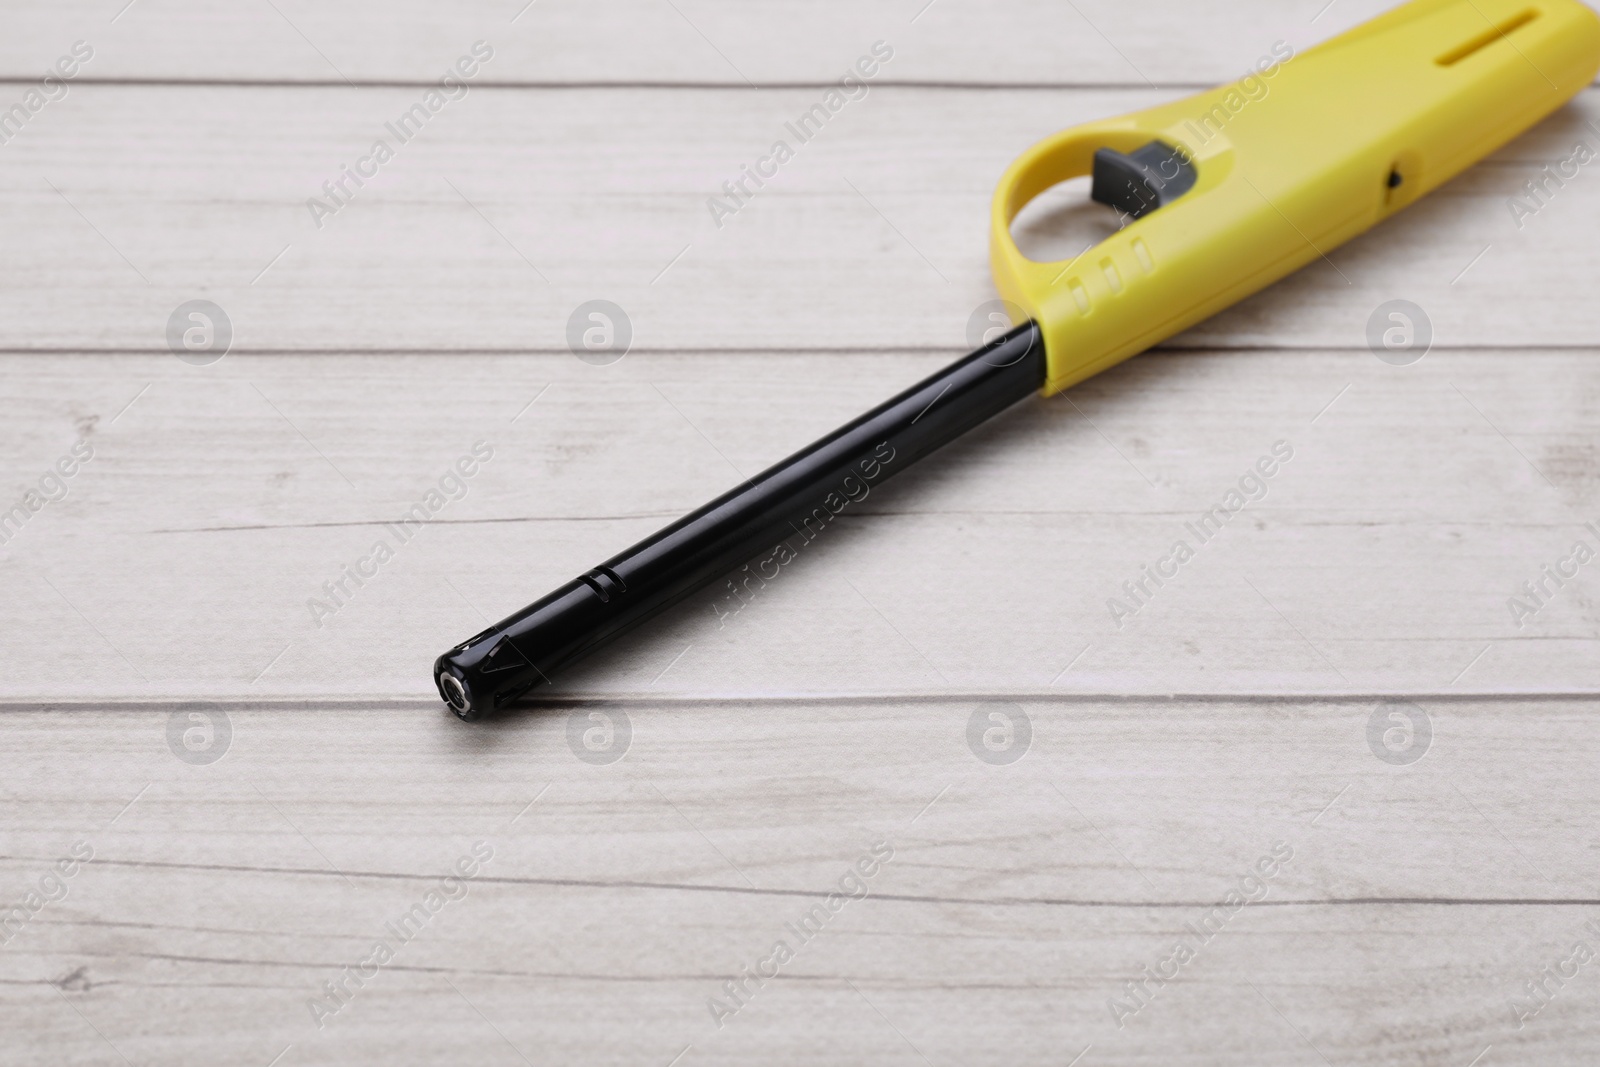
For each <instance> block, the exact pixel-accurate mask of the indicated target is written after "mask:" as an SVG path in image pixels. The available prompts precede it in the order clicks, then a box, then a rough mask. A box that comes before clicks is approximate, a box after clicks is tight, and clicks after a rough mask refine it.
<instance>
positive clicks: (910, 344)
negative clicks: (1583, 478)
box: [0, 15, 1600, 352]
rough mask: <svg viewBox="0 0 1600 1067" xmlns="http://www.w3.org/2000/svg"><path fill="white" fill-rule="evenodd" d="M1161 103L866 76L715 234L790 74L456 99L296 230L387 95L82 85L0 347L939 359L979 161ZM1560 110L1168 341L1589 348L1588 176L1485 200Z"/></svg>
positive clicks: (391, 113) (0, 295) (14, 211)
mask: <svg viewBox="0 0 1600 1067" xmlns="http://www.w3.org/2000/svg"><path fill="white" fill-rule="evenodd" d="M129 17H132V16H131V15H130V16H129ZM1170 95H1172V94H1171V93H1170V92H1166V93H1158V92H1153V91H1150V90H1142V91H1140V90H1115V91H1111V90H1094V91H1067V90H1060V91H1048V92H1015V91H1013V92H973V93H950V92H946V91H942V90H927V89H922V90H916V89H885V90H882V91H879V92H876V93H874V94H873V95H871V96H869V97H868V98H867V99H865V100H864V101H861V102H859V103H858V104H856V105H853V108H854V110H851V111H847V112H844V113H841V115H840V116H839V117H838V118H837V119H836V120H835V121H834V124H833V125H831V126H829V127H827V128H826V129H824V131H823V132H822V134H821V135H819V136H817V137H816V138H814V139H813V140H812V141H811V142H810V143H809V144H806V145H802V146H800V150H799V153H798V154H797V156H796V158H795V159H794V160H793V161H791V162H790V163H789V164H788V165H787V167H785V168H784V169H783V170H781V171H780V173H779V176H778V178H776V179H774V180H773V181H772V182H771V183H769V184H768V186H767V187H766V188H765V189H763V190H761V191H760V193H759V196H757V197H756V198H754V199H753V200H751V201H750V202H748V203H747V204H746V205H745V206H744V207H743V208H742V209H741V210H740V212H739V213H738V214H737V215H736V216H734V217H733V218H732V219H723V220H721V221H722V223H723V225H722V227H721V228H720V229H719V228H718V227H717V225H716V224H715V220H714V219H713V217H712V213H711V212H710V210H709V209H708V207H707V203H708V200H709V198H710V197H712V196H713V195H715V194H717V193H718V191H719V190H720V189H721V186H722V184H723V182H724V181H727V180H728V179H730V178H734V177H738V176H739V173H740V171H739V168H740V166H741V165H748V164H750V163H751V162H752V161H754V160H756V159H757V158H759V157H760V156H762V155H763V154H764V153H766V152H768V151H769V149H770V146H771V145H772V143H773V140H774V139H775V138H779V137H782V136H783V135H784V133H785V129H784V123H785V121H786V120H788V119H790V118H792V117H793V116H794V115H796V114H798V113H799V112H800V111H803V110H804V109H805V108H806V107H807V106H809V104H810V103H813V102H814V100H813V98H814V97H815V96H816V91H815V90H814V89H785V90H772V91H770V92H762V93H760V94H752V93H748V92H740V93H730V92H724V91H714V90H695V91H682V92H672V93H661V92H657V91H651V90H631V91H620V90H606V91H594V90H571V91H568V90H549V91H535V90H523V91H510V90H507V91H493V92H483V93H477V94H474V95H472V96H470V97H468V98H467V99H466V100H464V101H461V102H459V103H457V104H454V105H451V106H450V108H449V109H448V110H446V111H443V112H441V113H440V114H439V115H438V116H436V117H435V118H434V119H433V120H432V125H430V126H428V127H426V128H425V129H424V130H423V132H422V133H421V134H420V135H418V136H417V137H416V138H415V139H414V140H412V141H411V142H410V143H408V144H405V145H401V146H399V149H398V154H397V156H396V158H395V159H394V160H392V161H391V162H390V163H389V164H388V165H387V166H386V167H385V168H383V169H381V170H380V171H379V173H378V177H377V178H375V179H373V180H372V181H371V182H369V183H368V185H367V186H366V187H364V188H362V189H360V190H359V191H358V193H357V195H356V196H355V198H354V199H353V200H352V201H351V202H350V203H349V204H348V206H346V207H344V208H343V209H342V210H341V211H340V212H339V213H338V214H336V215H334V216H333V217H331V218H321V219H320V220H314V219H313V217H312V213H311V212H310V211H309V210H308V208H307V206H306V205H307V200H308V198H310V197H312V196H315V195H319V194H320V190H321V187H322V185H323V183H324V182H327V181H329V180H331V179H333V178H336V177H338V176H339V172H340V167H341V165H348V164H353V163H355V162H357V161H358V160H359V159H360V158H361V153H364V152H366V151H368V150H369V149H370V146H371V145H372V142H373V140H374V138H377V137H380V136H383V135H384V134H385V123H386V122H391V121H393V120H394V119H395V118H396V117H397V116H398V115H399V114H400V113H402V112H403V111H404V110H405V108H406V107H408V106H409V105H410V104H411V103H414V102H415V101H414V97H415V96H416V92H415V90H410V89H383V90H372V91H370V92H362V93H359V94H357V93H351V92H349V91H348V90H343V91H341V90H334V89H315V88H313V89H288V88H236V89H227V90H222V91H207V92H197V91H194V90H192V89H180V88H169V87H128V86H116V87H113V86H83V87H80V89H79V90H78V91H76V92H74V93H73V94H72V95H71V96H70V97H68V98H67V99H66V100H64V101H62V102H61V103H60V104H58V105H52V108H51V110H50V111H48V112H46V113H43V114H41V115H40V116H38V117H37V119H36V120H35V121H34V123H33V124H32V125H30V126H29V127H28V128H27V129H25V130H24V131H23V133H22V134H21V135H20V136H19V137H17V138H15V139H13V141H12V142H11V143H10V144H8V145H6V146H5V151H6V153H7V162H8V166H7V168H6V172H5V175H4V177H3V178H0V225H3V226H4V228H5V230H6V232H7V234H8V248H9V250H10V252H11V254H10V255H8V256H7V259H6V262H5V264H4V265H3V266H0V348H3V349H16V350H80V349H112V350H127V349H132V350H139V351H165V348H166V335H165V329H166V324H167V321H168V319H169V317H170V316H171V315H172V313H173V311H174V309H175V308H177V307H178V306H179V305H180V304H181V303H183V302H185V301H188V300H191V299H196V298H204V299H208V300H212V301H214V302H215V303H217V304H219V305H221V306H222V307H223V308H224V309H225V311H226V313H227V314H228V316H229V317H230V319H231V321H232V324H233V327H234V330H235V342H234V343H235V345H236V347H237V348H238V349H239V350H241V351H243V350H254V351H278V350H300V351H328V350H369V351H395V350H430V351H438V350H463V349H474V350H501V351H506V350H511V351H528V350H536V351H564V350H565V348H566V345H567V340H566V338H567V332H566V331H567V326H568V321H569V318H570V317H571V316H572V314H573V312H574V310H575V309H576V308H577V306H578V305H579V304H581V303H583V302H585V301H587V300H591V299H595V298H605V299H609V300H612V301H614V302H615V303H617V304H619V305H621V306H622V307H623V308H624V309H625V311H626V313H627V314H628V316H629V317H630V319H631V322H632V326H633V344H634V346H635V347H636V349H638V350H640V351H644V350H650V351H665V350H679V349H734V350H739V349H753V348H768V347H772V346H774V345H776V346H783V347H791V348H806V349H819V348H820V349H830V350H841V351H852V352H854V351H871V350H875V349H879V348H902V349H904V348H911V349H919V350H925V349H940V350H944V351H949V352H956V351H959V350H963V349H965V348H966V347H967V345H966V340H967V327H968V322H969V319H970V318H971V317H972V315H973V313H974V311H975V310H976V309H977V308H978V307H979V306H980V305H981V304H983V303H985V302H987V301H989V300H991V299H992V298H993V290H992V286H991V282H990V280H989V277H988V267H987V251H986V241H987V236H986V232H985V226H986V219H987V207H988V202H989V197H990V194H991V192H992V189H993V186H994V182H995V180H996V178H997V176H998V174H999V172H1000V170H1001V169H1002V168H1003V167H1004V165H1005V164H1006V163H1007V162H1009V161H1010V160H1011V159H1012V158H1013V157H1014V156H1015V155H1016V154H1017V153H1018V152H1020V151H1021V150H1022V149H1024V148H1025V147H1026V146H1028V145H1029V144H1031V143H1033V142H1034V141H1035V140H1037V139H1038V138H1040V137H1042V136H1045V135H1047V134H1049V133H1050V132H1052V131H1054V130H1057V129H1059V128H1061V127H1064V126H1067V125H1070V124H1072V123H1074V122H1079V121H1084V120H1088V119H1091V118H1095V117H1099V116H1104V115H1109V114H1116V113H1119V112H1123V111H1127V110H1130V109H1133V108H1137V107H1143V106H1147V105H1149V104H1152V103H1154V102H1155V101H1156V100H1158V99H1163V98H1166V97H1167V96H1170ZM1585 123H1600V93H1597V92H1593V91H1591V92H1588V93H1585V94H1584V95H1583V97H1582V98H1581V100H1580V101H1579V102H1578V103H1576V104H1575V105H1573V107H1571V108H1570V109H1568V110H1567V111H1565V112H1563V113H1561V114H1560V115H1558V116H1556V117H1554V118H1552V119H1551V120H1549V121H1548V122H1546V123H1545V124H1544V125H1543V126H1541V127H1540V128H1539V129H1538V130H1537V131H1535V132H1533V133H1531V134H1529V135H1528V136H1527V137H1525V138H1523V139H1522V140H1520V141H1518V142H1516V143H1515V144H1514V145H1513V146H1511V147H1509V148H1508V149H1506V150H1505V151H1504V152H1502V153H1501V154H1500V155H1498V156H1497V157H1496V158H1495V159H1494V160H1493V161H1491V162H1490V163H1488V164H1486V165H1484V166H1480V167H1479V168H1477V169H1475V170H1474V171H1472V172H1470V173H1469V174H1468V175H1466V176H1464V177H1463V178H1462V179H1460V180H1458V181H1457V182H1455V183H1453V184H1452V185H1451V186H1449V187H1448V188H1447V189H1445V190H1443V191H1441V192H1440V193H1438V194H1436V195H1435V196H1433V197H1431V198H1429V199H1428V200H1427V201H1425V202H1423V203H1421V204H1419V205H1418V206H1416V207H1415V208H1413V209H1412V210H1410V211H1408V212H1407V213H1406V214H1405V215H1403V216H1402V217H1400V218H1398V219H1396V220H1393V221H1391V222H1390V223H1389V224H1387V225H1385V226H1384V227H1382V228H1381V229H1379V230H1377V231H1375V232H1373V233H1370V234H1368V235H1366V236H1365V237H1363V238H1361V239H1359V240H1357V241H1355V242H1353V243H1352V244H1350V245H1348V246H1346V247H1345V248H1344V249H1341V250H1339V251H1336V252H1335V253H1334V254H1333V255H1332V257H1330V262H1328V263H1320V264H1318V265H1316V266H1313V267H1311V268H1309V269H1307V270H1306V271H1304V272H1302V273H1301V274H1299V275H1296V276H1295V277H1293V278H1291V279H1289V280H1287V281H1285V282H1284V283H1282V284H1280V285H1278V286H1276V287H1274V288H1273V289H1271V290H1269V291H1268V292H1266V293H1264V294H1262V295H1260V296H1258V297H1256V298H1255V299H1252V300H1250V301H1247V302H1245V303H1244V304H1243V305H1241V306H1239V307H1237V308H1235V309H1233V310H1231V311H1229V312H1227V313H1225V314H1223V315H1221V316H1219V317H1217V318H1216V319H1214V320H1213V321H1211V322H1209V323H1207V324H1205V325H1203V326H1201V327H1199V328H1198V329H1196V330H1194V331H1192V332H1191V333H1189V334H1187V335H1186V336H1185V337H1183V338H1180V339H1178V340H1177V341H1176V342H1175V343H1176V344H1178V345H1188V346H1195V345H1199V346H1209V347H1217V346H1221V347H1284V346H1290V347H1360V346H1363V345H1364V344H1365V341H1364V336H1365V329H1366V324H1367V322H1368V319H1369V318H1370V316H1371V315H1372V314H1373V312H1374V310H1375V309H1376V308H1377V307H1378V306H1379V305H1381V304H1383V303H1385V302H1387V301H1389V300H1392V299H1396V298H1405V299H1409V300H1411V301H1413V302H1415V303H1417V304H1419V305H1421V306H1422V307H1423V308H1424V309H1426V311H1427V313H1428V315H1429V316H1430V318H1431V321H1432V324H1433V329H1434V333H1435V337H1436V340H1437V343H1439V344H1441V345H1452V346H1462V345H1485V346H1502V347H1512V346H1519V345H1524V344H1529V343H1536V344H1543V345H1589V344H1592V343H1594V341H1595V338H1596V337H1597V336H1600V305H1596V303H1595V302H1594V301H1593V300H1590V299H1587V297H1588V295H1589V293H1588V288H1587V282H1586V279H1587V278H1589V277H1591V276H1592V275H1593V273H1594V271H1595V268H1596V262H1595V250H1594V247H1593V242H1591V241H1589V240H1588V239H1587V235H1588V234H1589V233H1590V232H1591V230H1592V228H1593V223H1594V222H1595V220H1596V219H1597V218H1600V182H1597V181H1595V180H1594V179H1593V177H1592V176H1591V175H1590V174H1589V173H1588V172H1587V170H1582V171H1580V172H1579V177H1577V178H1576V179H1574V180H1572V181H1570V182H1569V183H1568V184H1567V185H1566V187H1565V188H1563V189H1561V190H1559V191H1558V193H1557V195H1556V196H1555V197H1554V198H1553V199H1552V202H1550V203H1549V204H1548V205H1547V206H1545V207H1544V208H1543V209H1542V210H1541V211H1539V212H1538V214H1537V215H1535V216H1533V217H1531V218H1526V219H1522V220H1521V228H1520V229H1519V225H1518V221H1517V220H1514V218H1513V215H1512V212H1511V209H1510V206H1509V205H1510V202H1511V198H1512V197H1513V196H1514V195H1517V193H1518V190H1519V188H1520V187H1521V186H1522V185H1524V184H1525V183H1526V182H1527V181H1529V180H1530V179H1532V178H1534V177H1536V176H1537V175H1538V173H1539V169H1540V168H1541V167H1542V166H1544V165H1545V164H1547V163H1553V162H1557V161H1559V160H1560V159H1562V158H1564V157H1565V156H1567V155H1569V154H1571V151H1572V146H1573V144H1575V143H1576V142H1577V141H1578V140H1579V139H1581V138H1587V139H1589V141H1590V142H1595V141H1597V140H1600V134H1597V133H1595V132H1594V130H1595V129H1596V128H1600V126H1597V127H1593V128H1591V126H1588V125H1585ZM513 131H514V133H513ZM350 188H354V186H353V185H351V186H350ZM1080 195H1081V194H1080ZM1096 210H1097V211H1098V210H1099V209H1096ZM317 221H320V222H321V223H322V227H321V229H318V227H317V225H316V222H317ZM1058 221H1059V220H1058ZM1041 225H1045V223H1041ZM1058 229H1059V233H1058V236H1059V238H1060V240H1059V241H1058V242H1057V243H1058V245H1059V246H1060V247H1062V252H1061V254H1062V255H1065V254H1066V253H1067V251H1068V250H1070V249H1071V248H1072V247H1074V242H1075V241H1077V240H1078V239H1079V238H1083V235H1084V234H1085V233H1090V234H1098V233H1099V232H1100V231H1097V230H1096V229H1095V228H1094V226H1093V225H1090V224H1089V223H1088V222H1087V221H1086V220H1082V219H1078V218H1077V217H1076V216H1068V221H1067V222H1063V223H1062V225H1061V226H1060V227H1058ZM1088 239H1089V238H1084V239H1083V242H1082V243H1087V240H1088ZM1075 247H1078V248H1081V247H1082V245H1081V244H1077V245H1076V246H1075ZM87 309H92V310H93V313H92V314H88V313H86V310H87Z"/></svg>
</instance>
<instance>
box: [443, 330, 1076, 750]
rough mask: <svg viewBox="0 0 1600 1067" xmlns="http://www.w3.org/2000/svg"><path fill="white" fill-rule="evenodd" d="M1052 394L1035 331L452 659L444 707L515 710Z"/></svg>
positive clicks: (898, 402)
mask: <svg viewBox="0 0 1600 1067" xmlns="http://www.w3.org/2000/svg"><path fill="white" fill-rule="evenodd" d="M1044 382H1045V356H1044V344H1043V342H1042V340H1041V339H1040V336H1039V329H1038V327H1037V326H1035V325H1034V324H1033V323H1031V322H1030V323H1028V324H1026V325H1024V326H1020V327H1018V328H1016V329H1014V330H1012V331H1011V332H1009V333H1007V334H1006V335H1005V336H1003V337H1001V338H999V339H997V340H996V341H994V342H993V343H991V344H989V345H986V346H985V347H983V348H981V349H979V350H978V351H976V352H974V353H972V354H971V355H969V356H966V357H964V358H963V359H961V360H958V361H957V362H955V363H953V364H951V365H950V366H949V367H947V368H945V369H944V370H942V371H940V372H939V373H937V374H935V375H933V376H932V377H930V378H927V379H925V380H923V381H921V382H919V383H917V384H916V385H914V386H912V387H911V388H909V389H907V390H906V391H905V392H903V393H901V394H900V395H899V396H896V397H894V398H893V399H892V400H889V401H888V402H886V403H884V404H881V405H879V406H878V407H876V408H874V409H872V410H871V411H869V412H867V413H866V414H865V415H862V416H861V417H860V418H858V419H856V420H854V421H853V422H850V423H848V424H847V425H845V426H842V427H840V428H839V429H837V430H835V431H834V432H833V433H831V434H829V435H828V436H826V437H824V438H822V439H821V440H820V441H817V442H815V443H814V444H812V445H810V446H808V447H806V448H804V449H802V450H800V451H799V452H796V453H795V454H794V455H792V456H790V457H789V458H788V459H785V460H783V461H782V462H781V463H778V464H776V465H774V466H772V467H769V468H768V469H767V470H764V471H762V472H761V473H760V474H758V475H756V476H755V477H753V478H750V479H748V480H747V481H745V482H744V483H743V484H742V485H739V486H738V487H736V488H734V489H732V490H730V491H729V492H727V493H724V494H723V495H722V496H720V497H718V498H717V499H715V500H713V501H712V502H711V503H709V504H707V505H705V506H704V507H702V508H700V509H699V510H698V511H695V512H693V513H691V514H689V515H685V516H684V517H683V518H681V519H679V520H678V521H677V522H674V523H673V524H672V525H670V526H668V527H666V528H665V529H663V530H660V531H658V532H657V533H655V534H653V535H652V536H650V537H647V538H646V539H644V540H643V541H640V542H639V543H638V544H636V545H634V546H633V547H632V548H630V549H628V550H627V551H625V552H622V553H620V554H619V555H616V556H613V557H611V558H610V559H608V560H606V561H605V562H604V563H602V564H600V565H599V566H598V567H595V568H594V569H593V570H590V571H588V572H587V573H585V574H582V575H580V576H578V577H577V578H574V579H573V580H572V581H570V582H568V583H567V584H566V585H563V586H562V587H561V588H559V589H557V590H555V591H554V592H552V593H550V595H548V596H546V597H545V598H544V599H542V600H540V601H538V602H536V603H534V604H531V605H529V606H528V607H526V608H523V609H522V610H521V611H519V612H517V613H516V614H515V615H512V616H511V617H510V618H508V619H504V620H502V621H501V622H498V623H496V624H495V625H493V626H491V627H489V629H487V630H485V631H483V632H482V633H480V634H478V635H477V636H475V637H471V638H468V639H467V640H466V641H464V642H462V643H461V644H459V645H457V646H456V647H455V648H452V649H451V650H450V651H449V652H446V653H445V654H444V655H442V656H440V657H439V658H438V660H437V661H436V662H435V663H434V665H433V676H434V682H435V684H437V685H438V687H439V695H440V696H442V697H444V700H445V703H447V704H449V705H450V709H451V710H452V711H454V712H455V713H456V714H457V715H458V716H460V717H461V718H463V719H468V720H471V719H478V718H481V717H483V716H484V715H485V714H487V713H489V712H491V711H495V710H498V709H500V708H503V707H505V706H506V705H507V704H509V703H511V702H512V701H514V700H516V699H517V698H518V697H519V696H521V695H522V694H523V693H525V692H527V691H528V690H529V689H531V688H532V687H534V686H536V685H538V684H540V683H542V682H548V681H549V679H550V675H552V674H554V673H555V672H556V671H558V670H560V669H561V668H563V667H566V666H568V665H569V664H572V663H574V662H576V661H577V660H579V659H582V658H583V657H584V656H586V655H588V654H589V653H591V652H593V651H595V650H596V649H598V648H600V647H601V646H603V645H606V644H608V643H609V642H611V641H612V640H615V639H616V638H618V637H620V636H621V635H623V634H624V633H627V632H628V631H629V630H631V629H633V627H635V626H637V625H639V624H640V623H642V622H644V621H645V620H646V619H649V618H650V617H651V616H653V615H656V614H658V613H659V612H661V611H664V610H666V609H667V608H669V607H671V606H672V605H673V604H676V603H678V602H679V601H681V600H683V599H684V598H685V597H688V596H689V595H690V594H692V593H694V592H695V591H696V590H698V589H701V588H703V587H704V586H706V585H708V584H709V583H711V582H714V581H716V580H717V579H718V578H720V577H722V576H724V575H726V574H727V573H728V572H729V571H731V570H733V569H734V568H735V567H738V566H739V565H740V564H742V563H745V562H748V561H749V560H751V559H752V558H754V557H755V556H756V555H758V554H760V553H762V552H765V551H768V550H770V549H772V548H773V547H774V546H775V545H777V544H778V543H779V542H781V541H785V540H789V539H792V538H795V537H797V536H799V537H805V536H807V533H806V532H807V531H808V530H815V529H817V528H819V527H820V526H821V525H825V524H826V523H827V522H828V521H829V520H830V519H831V518H832V517H833V515H834V514H836V513H837V512H838V511H839V510H841V509H842V507H843V506H844V502H845V501H847V500H850V499H853V498H859V497H860V495H861V494H862V493H863V492H864V491H865V490H866V489H868V488H869V487H871V486H875V485H879V484H882V483H883V482H884V481H886V480H887V479H889V478H891V477H893V476H894V475H896V474H898V473H900V472H901V471H903V470H905V469H906V468H907V467H910V466H911V465H912V464H913V463H915V462H916V461H917V460H919V459H921V458H923V457H924V456H926V455H928V454H929V453H931V452H933V451H935V450H937V449H938V448H939V447H941V446H942V445H946V444H948V443H950V442H951V441H953V440H955V439H956V438H957V437H960V436H961V435H962V434H964V433H966V432H967V431H968V430H970V429H972V428H973V427H975V426H977V425H978V424H980V423H982V422H984V421H986V420H987V419H989V418H990V417H991V416H993V415H997V414H999V413H1000V412H1001V411H1004V410H1005V409H1006V408H1009V407H1010V406H1011V405H1013V404H1015V403H1016V402H1017V401H1019V400H1021V399H1023V398H1024V397H1026V396H1029V395H1031V394H1034V393H1037V392H1038V391H1039V390H1040V389H1041V388H1042V387H1043V385H1044Z"/></svg>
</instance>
